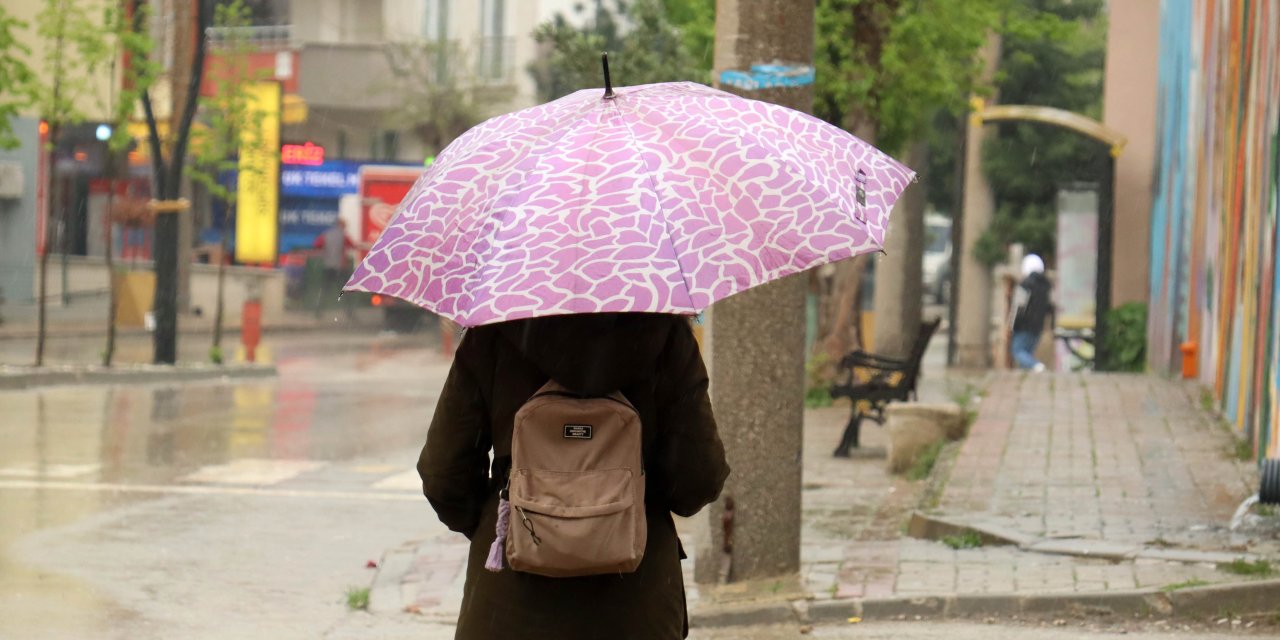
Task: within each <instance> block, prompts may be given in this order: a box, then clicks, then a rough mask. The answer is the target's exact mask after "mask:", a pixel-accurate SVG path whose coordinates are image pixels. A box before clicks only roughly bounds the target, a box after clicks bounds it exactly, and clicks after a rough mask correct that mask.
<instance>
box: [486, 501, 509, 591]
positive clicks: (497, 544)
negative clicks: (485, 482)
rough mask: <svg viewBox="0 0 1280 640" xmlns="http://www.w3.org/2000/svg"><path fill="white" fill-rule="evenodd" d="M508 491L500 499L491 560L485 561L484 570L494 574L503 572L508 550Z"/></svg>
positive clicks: (490, 549)
mask: <svg viewBox="0 0 1280 640" xmlns="http://www.w3.org/2000/svg"><path fill="white" fill-rule="evenodd" d="M506 495H507V491H506V489H503V490H502V493H501V494H499V498H498V523H497V526H496V527H494V530H495V531H496V532H497V534H498V535H497V537H495V538H494V539H493V544H491V545H489V559H488V560H485V563H484V568H485V569H488V570H490V571H492V572H494V573H497V572H499V571H502V556H503V555H504V552H505V550H506V543H507V527H508V526H509V525H510V523H511V503H510V502H508V501H507V497H506Z"/></svg>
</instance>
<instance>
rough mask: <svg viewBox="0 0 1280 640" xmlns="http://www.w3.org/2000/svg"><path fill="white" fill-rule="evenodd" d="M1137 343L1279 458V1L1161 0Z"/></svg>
mask: <svg viewBox="0 0 1280 640" xmlns="http://www.w3.org/2000/svg"><path fill="white" fill-rule="evenodd" d="M1161 5H1162V6H1161V34H1160V38H1161V50H1160V68H1159V74H1160V75H1159V77H1160V85H1159V87H1160V88H1159V92H1160V94H1159V97H1158V99H1159V109H1160V112H1159V120H1158V122H1159V125H1158V126H1159V132H1158V138H1157V144H1158V149H1157V159H1156V162H1157V167H1156V172H1157V175H1156V190H1157V191H1156V194H1155V196H1156V197H1155V203H1154V205H1153V209H1152V218H1151V228H1152V238H1151V240H1152V242H1151V274H1150V276H1151V308H1150V316H1149V317H1150V320H1149V322H1150V327H1149V329H1150V330H1149V341H1150V342H1149V349H1148V353H1149V354H1150V358H1151V366H1152V367H1153V368H1154V369H1155V370H1157V371H1167V372H1174V371H1180V370H1181V368H1182V353H1181V350H1180V347H1181V346H1182V345H1183V344H1184V343H1195V346H1196V355H1197V357H1198V359H1199V367H1198V372H1197V375H1198V376H1199V378H1200V380H1201V382H1203V383H1204V384H1205V386H1206V387H1207V388H1209V389H1210V390H1211V391H1212V393H1213V395H1214V398H1215V399H1216V401H1217V403H1218V406H1219V408H1220V409H1221V410H1222V412H1223V415H1224V416H1226V418H1227V419H1228V420H1230V421H1231V423H1232V424H1233V425H1234V426H1235V428H1236V429H1237V430H1238V431H1239V433H1240V434H1241V435H1243V436H1244V437H1246V438H1247V439H1249V440H1251V441H1252V442H1253V443H1254V451H1255V452H1256V453H1257V455H1258V456H1259V457H1262V456H1267V457H1280V430H1278V428H1277V425H1278V424H1280V331H1278V330H1277V329H1280V326H1278V325H1280V295H1278V292H1277V286H1276V285H1277V283H1276V273H1277V268H1276V267H1277V259H1278V258H1280V252H1278V251H1277V245H1278V243H1280V221H1278V220H1277V216H1278V215H1280V211H1278V209H1280V134H1278V131H1277V130H1278V129H1280V0H1165V1H1164V2H1162V3H1161Z"/></svg>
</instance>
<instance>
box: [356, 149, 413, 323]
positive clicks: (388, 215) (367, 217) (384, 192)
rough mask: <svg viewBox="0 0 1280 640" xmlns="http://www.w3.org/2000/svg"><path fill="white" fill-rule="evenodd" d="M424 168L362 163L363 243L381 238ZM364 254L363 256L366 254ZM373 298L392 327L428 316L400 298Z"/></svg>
mask: <svg viewBox="0 0 1280 640" xmlns="http://www.w3.org/2000/svg"><path fill="white" fill-rule="evenodd" d="M422 171H423V167H412V166H404V165H364V166H362V167H360V192H359V195H360V224H359V225H357V228H358V229H359V233H360V240H359V244H361V245H362V246H366V247H367V246H369V245H372V244H373V243H374V242H376V241H377V240H378V237H379V236H381V235H382V232H383V230H385V229H386V228H387V225H389V224H391V219H392V218H394V217H395V213H396V210H397V208H398V207H399V206H400V202H401V201H402V200H404V198H405V196H406V195H408V194H409V190H410V189H412V188H413V184H414V183H415V182H417V180H418V177H419V176H421V175H422ZM360 257H361V259H363V258H364V255H361V256H360ZM369 301H370V304H372V305H373V306H375V307H379V308H381V309H382V310H383V323H384V326H385V327H386V328H387V329H389V330H391V331H397V332H408V331H413V330H414V329H416V328H417V327H418V325H419V324H420V323H421V322H422V319H423V318H424V317H425V316H426V311H425V310H423V309H422V308H421V307H418V306H417V305H415V304H413V303H410V302H405V301H404V300H400V299H399V298H393V297H391V296H383V295H373V296H371V297H370V298H369Z"/></svg>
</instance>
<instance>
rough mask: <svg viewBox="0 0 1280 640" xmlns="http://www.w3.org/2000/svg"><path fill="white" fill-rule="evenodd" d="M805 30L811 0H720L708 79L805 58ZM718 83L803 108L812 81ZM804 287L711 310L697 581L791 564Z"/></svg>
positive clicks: (783, 284)
mask: <svg viewBox="0 0 1280 640" xmlns="http://www.w3.org/2000/svg"><path fill="white" fill-rule="evenodd" d="M813 38H814V4H813V3H812V2H808V3H806V2H794V1H793V0H719V1H718V2H717V4H716V44H715V72H714V73H715V77H716V78H717V79H718V78H719V76H720V73H721V72H723V71H727V70H750V69H751V67H752V65H756V64H768V63H782V64H787V65H812V64H813ZM720 88H721V89H724V90H726V91H729V92H732V93H737V94H739V95H743V96H745V97H749V98H754V99H757V100H763V101H766V102H772V103H775V104H780V105H783V106H786V107H789V108H792V109H796V110H799V111H804V112H806V113H807V112H809V111H810V110H811V109H812V106H813V86H812V84H809V85H802V86H796V87H785V88H770V89H763V90H758V91H742V90H737V89H734V88H730V87H727V86H726V87H720ZM807 283H808V275H807V274H801V275H799V276H792V277H790V278H785V279H783V280H780V281H776V282H773V283H770V284H766V285H763V286H760V287H756V288H754V289H751V290H749V291H746V292H744V293H740V294H737V295H735V296H733V297H731V298H729V299H727V300H724V301H722V302H719V303H717V304H716V305H715V306H714V307H713V309H712V310H711V312H710V313H709V317H710V321H709V325H710V331H709V333H708V340H707V342H706V343H705V345H706V346H705V348H706V351H707V353H708V354H709V356H710V358H709V360H710V370H711V399H712V403H713V405H714V407H715V412H716V421H717V423H718V424H719V427H720V437H721V438H722V439H723V440H724V444H725V450H726V454H727V456H728V460H729V465H730V466H731V467H732V469H733V473H732V474H731V475H730V476H729V479H728V481H727V482H726V483H725V487H724V492H723V495H722V496H721V500H720V501H718V502H716V503H715V504H713V505H712V506H711V507H709V508H708V509H707V513H708V516H707V517H708V518H709V522H710V531H711V535H710V539H709V540H708V541H707V547H706V548H703V549H700V551H699V553H698V554H697V565H696V567H695V573H696V576H697V579H698V581H699V582H704V583H714V582H720V581H726V580H727V581H731V582H739V581H746V580H752V579H758V578H771V577H775V576H783V575H787V574H791V575H796V574H798V572H799V569H800V491H801V458H800V456H801V443H802V435H803V426H804V425H803V421H804V332H805V294H806V291H807ZM726 505H729V506H728V508H726Z"/></svg>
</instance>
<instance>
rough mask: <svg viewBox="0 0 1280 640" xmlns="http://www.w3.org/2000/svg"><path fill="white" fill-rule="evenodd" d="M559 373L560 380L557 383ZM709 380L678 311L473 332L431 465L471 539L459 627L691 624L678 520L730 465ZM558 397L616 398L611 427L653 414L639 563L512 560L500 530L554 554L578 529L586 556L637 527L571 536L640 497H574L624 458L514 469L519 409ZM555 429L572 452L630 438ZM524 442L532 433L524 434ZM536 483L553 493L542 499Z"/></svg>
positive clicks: (655, 635) (644, 441)
mask: <svg viewBox="0 0 1280 640" xmlns="http://www.w3.org/2000/svg"><path fill="white" fill-rule="evenodd" d="M549 381H554V383H556V384H558V385H559V386H560V389H559V390H552V391H548V390H547V387H545V386H544V385H548V386H550V385H549ZM707 384H708V381H707V371H706V367H705V366H704V365H703V362H702V357H701V355H700V353H699V351H698V345H697V342H696V341H695V340H694V336H693V331H692V329H691V327H690V325H689V321H688V320H687V319H685V318H683V317H680V316H674V315H659V314H642V313H622V314H584V315H568V316H556V317H549V318H538V319H533V320H517V321H512V322H505V323H501V324H495V325H487V326H480V327H476V328H472V329H468V330H467V332H466V334H464V336H463V338H462V342H461V344H460V345H459V346H458V351H457V355H456V358H455V359H454V361H453V367H452V369H451V370H450V372H449V377H448V379H447V380H446V382H445V385H444V389H443V391H442V392H441V395H440V399H439V401H438V403H437V405H436V412H435V417H434V418H433V419H432V421H431V427H430V429H429V430H428V431H427V442H426V446H425V447H424V448H423V450H422V456H421V457H420V458H419V460H418V473H419V475H421V477H422V489H423V493H424V494H425V495H426V497H427V499H428V500H429V501H430V503H431V506H432V507H433V508H434V509H435V511H436V514H437V515H438V516H439V518H440V520H441V521H442V522H443V523H444V524H445V525H446V526H448V527H449V528H450V529H452V530H454V531H457V532H460V533H462V534H464V535H465V536H467V538H469V539H470V540H471V551H470V554H469V556H468V561H467V578H466V584H465V586H464V587H463V597H462V609H461V612H460V613H459V616H458V627H457V635H456V636H455V637H457V638H461V639H464V640H469V639H488V638H504V639H509V640H520V639H522V638H557V639H559V638H564V639H568V640H573V639H578V638H621V639H626V638H634V639H636V640H667V639H673V638H683V637H685V636H686V635H687V634H688V617H687V612H686V608H685V597H684V579H683V575H682V572H681V569H680V561H681V560H682V559H684V558H685V554H684V549H683V548H682V547H681V546H680V540H679V538H678V537H677V535H676V528H675V523H674V521H673V519H672V517H671V514H672V513H673V512H674V513H676V514H678V515H681V516H692V515H693V514H694V513H696V512H697V511H698V510H700V509H702V507H704V506H705V505H707V504H708V503H710V502H711V501H713V500H715V499H716V497H717V496H718V495H719V493H720V489H721V487H722V486H723V484H724V481H725V478H726V477H727V476H728V474H729V467H728V464H727V463H726V462H725V453H724V447H723V445H722V444H721V442H720V437H719V435H718V433H717V431H716V423H715V418H714V417H713V415H712V412H711V401H710V398H709V397H708V394H707ZM615 391H620V392H621V395H617V394H614V393H613V392H615ZM546 396H556V397H558V398H560V399H559V400H550V399H548V401H552V402H575V401H582V400H592V399H596V400H598V399H603V398H607V399H608V401H607V402H604V403H603V405H600V404H597V405H594V406H603V407H604V408H605V409H607V411H606V412H604V413H603V414H593V415H598V417H600V418H601V420H604V421H605V423H607V420H608V419H609V418H607V417H603V416H604V415H605V414H607V415H608V416H621V415H625V414H628V412H634V413H633V414H631V415H638V416H639V423H638V424H639V426H640V433H639V439H640V441H639V442H638V443H636V444H637V445H638V446H637V448H636V451H637V453H640V452H642V456H641V459H642V461H643V466H642V470H643V472H642V473H640V474H628V475H627V476H626V477H627V478H632V479H634V480H628V481H627V482H632V481H636V480H638V481H639V482H642V483H643V485H642V490H643V493H642V494H641V495H643V497H644V500H643V505H642V507H641V506H640V505H637V506H638V507H641V508H642V511H641V513H643V514H644V519H645V521H646V524H645V525H644V527H645V528H644V529H642V531H645V532H646V534H645V536H644V537H643V538H626V539H627V540H633V539H639V540H641V542H640V544H641V545H642V547H643V554H642V556H641V559H640V560H639V564H638V566H635V567H634V571H627V570H619V571H614V572H609V573H604V572H601V573H599V574H598V575H582V574H567V575H579V576H580V577H546V576H548V575H553V574H545V573H544V574H543V575H538V574H537V573H536V572H526V571H517V570H515V569H513V568H512V567H511V566H510V563H509V562H504V561H503V558H502V556H503V549H504V547H503V545H502V544H501V543H499V544H497V545H494V544H493V542H494V540H495V539H496V538H497V534H496V532H495V527H496V528H501V529H503V531H504V534H503V535H505V536H506V540H507V541H508V542H511V539H512V537H513V536H521V538H520V540H524V541H526V542H525V543H524V544H529V545H538V547H540V548H541V549H542V551H541V552H540V553H552V552H550V551H547V549H549V548H559V547H556V546H555V545H554V544H552V543H553V542H557V541H560V542H563V541H564V539H565V538H563V536H572V537H570V538H569V540H570V541H571V543H570V544H571V546H572V548H573V549H574V553H573V555H572V556H571V557H569V558H568V559H567V560H570V561H576V560H577V559H580V558H588V559H590V556H592V554H593V553H596V552H597V551H598V550H599V549H600V548H601V547H603V546H608V545H610V544H613V543H615V542H617V540H618V539H620V538H621V537H623V536H626V535H627V534H628V532H627V531H626V529H621V530H618V529H615V530H612V532H611V535H603V536H600V535H587V536H583V535H577V536H573V534H572V533H570V532H575V531H577V532H582V531H584V527H585V528H588V529H589V528H590V527H591V523H590V522H589V520H591V519H592V518H595V519H597V520H598V519H599V518H601V517H607V516H609V515H611V514H613V513H615V512H617V511H618V510H619V509H622V508H624V507H622V506H621V505H622V504H624V503H625V504H626V505H630V504H632V502H631V500H630V499H629V498H619V497H618V496H613V497H611V498H609V502H608V503H601V504H598V505H595V506H571V505H567V504H565V502H562V501H568V502H570V503H573V502H575V501H578V500H579V499H580V498H581V496H582V495H584V494H593V493H599V492H600V489H601V488H602V487H604V488H607V487H609V486H610V484H611V483H613V482H616V481H617V480H618V475H617V472H618V471H623V470H624V468H622V467H618V468H610V469H605V470H600V471H591V470H588V471H578V472H577V473H568V472H564V471H549V470H548V471H540V470H539V469H537V468H532V467H530V468H527V469H524V468H520V467H517V469H518V471H519V474H520V475H519V477H517V476H515V475H511V474H510V470H511V468H512V464H513V458H512V451H513V448H512V443H513V433H514V423H515V420H516V415H517V411H520V410H521V407H522V405H523V406H526V407H528V406H532V405H533V404H534V400H533V399H532V398H535V397H539V398H541V397H546ZM566 398H567V399H568V400H565V399H566ZM526 402H527V403H528V404H526ZM541 406H546V405H545V404H544V405H541ZM520 415H522V416H526V419H529V420H531V418H528V417H527V414H524V413H521V414H520ZM578 420H582V419H578ZM521 424H522V427H521V428H522V429H524V430H522V431H520V432H519V433H520V434H527V433H530V432H529V431H527V429H529V428H530V427H529V426H528V424H527V423H526V422H522V423H521ZM537 424H541V423H540V422H539V423H537ZM592 424H594V425H595V426H594V427H593V426H591V425H592ZM628 424H634V423H630V422H629V423H628ZM548 426H553V427H554V428H550V429H547V430H546V433H543V434H542V436H541V437H543V438H549V439H550V445H549V446H557V447H564V449H563V451H565V452H570V453H568V454H566V455H576V454H574V453H572V452H575V451H586V450H590V447H592V446H593V444H594V446H598V447H599V446H605V443H608V446H609V447H617V446H625V445H620V444H619V443H620V442H622V440H621V439H619V438H618V437H617V436H616V435H613V436H611V435H609V434H610V433H615V434H616V433H618V432H616V431H609V430H608V429H606V428H605V427H604V426H602V423H601V422H596V421H595V420H591V421H574V422H571V423H566V424H564V425H563V429H564V435H563V439H561V438H560V437H558V436H559V433H560V425H558V424H555V425H552V424H550V423H548ZM593 429H594V432H593ZM536 433H542V431H536ZM631 433H634V432H631ZM526 437H528V436H526V435H519V438H518V439H516V442H520V443H524V442H526V440H525V438H526ZM593 437H594V438H595V442H594V443H593V442H592V438H593ZM556 442H560V443H562V444H559V445H556V444H554V443H556ZM563 443H573V444H563ZM579 445H581V446H579ZM522 446H523V445H522ZM609 450H610V451H613V450H615V449H613V448H611V449H609ZM600 455H604V454H600ZM490 460H492V463H490ZM526 460H527V459H526ZM516 461H517V463H520V462H521V461H520V460H519V458H518V457H517V459H516ZM590 465H591V462H590V461H588V462H587V463H586V466H588V467H590ZM509 475H510V477H509ZM508 488H509V491H508ZM531 490H532V491H534V492H535V494H534V495H542V497H541V498H540V499H537V500H532V501H531V500H530V498H529V495H531V494H529V493H528V492H529V491H531ZM605 493H606V494H607V493H608V492H607V491H605ZM518 494H519V495H518ZM622 495H626V494H622ZM500 498H501V505H502V506H501V511H502V514H501V515H499V510H500ZM615 505H618V506H617V508H614V506H615ZM625 508H630V507H625ZM526 509H527V511H526ZM584 509H587V510H590V513H585V512H583V511H582V510H584ZM546 513H558V514H559V515H558V516H548V515H545V514H546ZM500 519H501V521H504V522H506V526H505V527H504V526H503V525H502V524H498V523H499V522H500ZM530 519H532V522H531V521H530ZM535 532H536V533H537V534H541V538H539V537H538V535H535ZM553 538H554V540H553ZM579 538H581V539H579ZM538 547H534V548H538ZM507 548H508V549H509V548H510V545H508V546H507ZM579 551H580V552H581V553H580V554H579V553H578V552H579ZM508 559H509V558H508ZM562 559H563V558H562ZM486 565H488V566H486ZM504 565H505V566H504ZM486 568H487V569H488V570H486Z"/></svg>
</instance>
